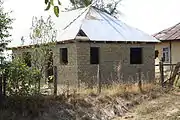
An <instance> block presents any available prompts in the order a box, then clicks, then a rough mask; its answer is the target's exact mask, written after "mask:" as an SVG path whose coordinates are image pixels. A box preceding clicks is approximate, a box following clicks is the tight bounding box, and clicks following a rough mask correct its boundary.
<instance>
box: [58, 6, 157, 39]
mask: <svg viewBox="0 0 180 120" xmlns="http://www.w3.org/2000/svg"><path fill="white" fill-rule="evenodd" d="M69 13H70V17H68V16H66V14H64V15H65V16H60V18H59V19H63V18H65V19H67V21H65V22H64V24H61V25H60V26H58V28H62V27H63V26H64V28H63V29H62V31H61V32H60V34H59V35H58V38H57V40H58V41H65V40H72V39H76V36H77V34H78V32H79V31H80V30H82V31H83V32H84V33H85V34H86V36H87V37H88V38H89V40H90V41H123V42H126V41H127V42H131V41H132V42H159V40H157V39H156V38H154V37H153V36H151V35H148V34H146V33H145V32H143V31H140V30H138V29H136V28H133V27H131V26H129V25H127V24H125V23H123V22H122V21H121V20H118V19H116V18H115V17H113V16H111V15H109V14H107V13H106V12H103V11H101V10H99V9H97V8H95V7H92V6H88V7H86V8H81V9H77V10H74V11H71V12H69ZM57 22H58V21H57ZM59 22H61V20H59Z"/></svg>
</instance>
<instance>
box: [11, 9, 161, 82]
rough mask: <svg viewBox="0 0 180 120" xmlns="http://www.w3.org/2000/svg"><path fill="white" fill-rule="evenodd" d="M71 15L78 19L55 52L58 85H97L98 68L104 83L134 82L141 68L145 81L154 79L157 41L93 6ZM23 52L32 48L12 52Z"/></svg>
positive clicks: (54, 61)
mask: <svg viewBox="0 0 180 120" xmlns="http://www.w3.org/2000/svg"><path fill="white" fill-rule="evenodd" d="M73 12H74V13H73ZM71 15H74V16H75V17H74V18H73V20H72V21H73V22H71V23H68V25H67V26H66V27H65V29H64V30H63V32H62V34H61V35H60V37H59V38H58V42H57V44H56V47H55V48H53V50H52V51H53V54H56V56H55V57H54V58H53V65H54V66H57V73H58V84H64V83H66V82H67V81H69V83H70V84H71V85H76V86H77V85H78V83H86V84H88V85H91V84H94V83H96V82H97V73H98V66H99V72H100V78H101V81H102V83H112V82H113V81H114V82H117V81H121V82H135V81H137V79H138V77H137V73H138V70H139V69H141V72H142V77H143V80H147V81H150V80H154V77H155V75H154V74H155V68H154V64H155V62H154V50H155V43H156V42H159V41H158V40H156V39H155V38H153V37H152V36H150V35H147V34H145V33H144V32H142V31H140V30H137V29H135V28H133V27H130V26H128V25H126V24H125V23H123V22H121V21H120V20H117V19H115V18H114V17H112V16H110V15H109V14H107V13H105V12H102V11H100V10H98V9H96V8H94V7H87V8H83V9H79V10H75V11H72V14H71ZM66 17H67V16H66ZM60 18H61V19H62V17H60ZM23 51H30V49H28V46H25V47H22V46H21V47H16V48H14V49H13V53H14V54H19V55H21V54H22V53H23Z"/></svg>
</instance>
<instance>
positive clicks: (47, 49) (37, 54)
mask: <svg viewBox="0 0 180 120" xmlns="http://www.w3.org/2000/svg"><path fill="white" fill-rule="evenodd" d="M56 35H57V30H55V28H54V23H53V22H52V20H51V17H50V16H49V17H48V18H47V19H46V20H45V19H43V17H41V18H40V19H38V18H37V17H33V20H32V27H31V33H30V38H31V40H32V44H33V47H32V50H31V60H32V66H33V67H35V68H36V69H38V70H40V72H41V73H42V74H43V75H44V76H43V78H44V79H46V78H47V77H49V76H52V75H53V48H54V47H55V43H56ZM43 78H42V79H43ZM39 85H40V81H39ZM39 89H40V86H39Z"/></svg>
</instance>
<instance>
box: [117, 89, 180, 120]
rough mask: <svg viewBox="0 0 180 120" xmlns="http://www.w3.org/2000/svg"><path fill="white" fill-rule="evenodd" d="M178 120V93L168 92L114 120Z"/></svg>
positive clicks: (179, 100)
mask: <svg viewBox="0 0 180 120" xmlns="http://www.w3.org/2000/svg"><path fill="white" fill-rule="evenodd" d="M125 119H128V120H180V92H170V93H168V94H162V96H160V97H158V98H156V99H152V100H149V101H148V100H146V101H144V102H142V103H141V104H140V105H138V106H136V107H134V108H133V109H131V112H128V113H127V114H126V115H125V116H123V117H119V118H116V119H114V120H125Z"/></svg>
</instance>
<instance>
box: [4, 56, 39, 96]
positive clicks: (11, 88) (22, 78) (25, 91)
mask: <svg viewBox="0 0 180 120" xmlns="http://www.w3.org/2000/svg"><path fill="white" fill-rule="evenodd" d="M5 69H6V70H5V71H6V79H7V81H6V83H7V86H6V91H7V94H8V95H10V96H12V95H16V96H28V95H33V94H35V93H37V92H38V88H37V87H38V84H39V82H38V81H39V80H40V79H41V77H42V75H41V73H40V71H39V70H37V69H36V68H33V67H28V66H27V65H26V64H25V63H24V62H23V61H22V60H20V59H16V60H13V61H12V62H11V63H8V64H7V66H6V68H5Z"/></svg>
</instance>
